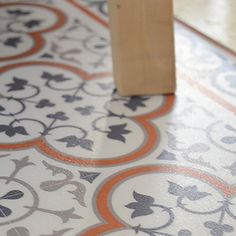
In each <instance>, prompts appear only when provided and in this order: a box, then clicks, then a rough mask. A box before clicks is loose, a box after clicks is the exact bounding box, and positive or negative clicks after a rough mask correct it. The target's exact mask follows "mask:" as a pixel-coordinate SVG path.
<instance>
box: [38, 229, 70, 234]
mask: <svg viewBox="0 0 236 236" xmlns="http://www.w3.org/2000/svg"><path fill="white" fill-rule="evenodd" d="M70 230H72V228H67V229H62V230H58V231H56V230H53V231H52V233H51V234H41V235H40V236H62V235H64V234H65V233H67V232H69V231H70Z"/></svg>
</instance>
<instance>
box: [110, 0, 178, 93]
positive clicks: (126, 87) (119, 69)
mask: <svg viewBox="0 0 236 236" xmlns="http://www.w3.org/2000/svg"><path fill="white" fill-rule="evenodd" d="M108 2H109V19H110V28H111V38H112V53H113V67H114V78H115V83H116V86H117V89H118V92H119V93H120V94H121V95H124V96H126V95H127V96H129V95H148V94H166V93H173V92H175V89H176V82H175V56H174V35H173V3H172V0H164V1H163V0H125V1H124V0H109V1H108Z"/></svg>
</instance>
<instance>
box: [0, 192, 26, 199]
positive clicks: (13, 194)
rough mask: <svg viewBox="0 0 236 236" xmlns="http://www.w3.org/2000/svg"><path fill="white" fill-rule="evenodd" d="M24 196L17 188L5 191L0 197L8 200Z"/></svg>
mask: <svg viewBox="0 0 236 236" xmlns="http://www.w3.org/2000/svg"><path fill="white" fill-rule="evenodd" d="M23 196H24V193H23V192H21V191H19V190H12V191H10V192H8V193H6V194H5V195H4V196H2V197H0V199H8V200H12V199H13V200H15V199H20V198H22V197H23Z"/></svg>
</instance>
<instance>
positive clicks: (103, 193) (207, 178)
mask: <svg viewBox="0 0 236 236" xmlns="http://www.w3.org/2000/svg"><path fill="white" fill-rule="evenodd" d="M147 173H174V174H180V175H185V176H188V177H192V178H196V179H200V180H202V181H204V182H207V184H209V185H211V186H213V187H214V188H216V189H218V190H219V191H220V192H221V193H222V194H223V195H225V196H226V197H230V196H232V195H235V194H236V186H229V185H227V184H226V183H225V182H223V181H222V180H220V179H218V178H217V177H214V176H213V175H209V174H207V173H205V172H202V171H199V170H196V169H191V168H188V167H181V166H174V165H159V166H157V165H156V166H141V167H136V168H132V169H129V170H125V171H121V172H120V173H118V174H117V175H115V176H113V177H111V179H109V180H106V181H105V183H104V184H103V185H102V186H101V188H100V190H99V192H98V193H97V195H96V196H95V197H96V207H97V210H98V212H99V214H100V216H101V217H102V218H103V220H104V223H103V224H100V225H97V226H94V227H92V228H89V229H88V230H87V231H84V233H82V234H81V236H98V235H102V234H101V233H106V232H109V231H111V230H118V229H122V228H125V227H126V226H125V225H124V224H122V223H121V222H120V221H119V220H118V219H117V218H116V216H115V215H114V214H113V213H112V212H111V210H110V203H109V197H110V195H111V194H112V192H113V190H114V188H116V187H117V185H118V184H120V183H121V182H122V181H124V180H125V179H128V178H130V177H135V176H137V175H140V174H147Z"/></svg>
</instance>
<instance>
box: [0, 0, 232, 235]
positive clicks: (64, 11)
mask: <svg viewBox="0 0 236 236" xmlns="http://www.w3.org/2000/svg"><path fill="white" fill-rule="evenodd" d="M175 29H176V56H177V72H178V73H177V77H178V91H177V93H176V95H169V96H152V97H148V96H142V97H137V96H136V97H121V96H119V95H118V94H117V93H116V91H115V88H114V84H113V79H112V63H111V49H110V40H109V27H108V19H107V5H106V1H104V0H60V1H58V0H34V1H33V0H27V1H25V0H23V1H22V0H21V1H16V0H15V1H14V0H7V1H6V0H5V1H4V0H0V186H1V188H0V233H1V235H6V236H96V235H104V236H108V235H109V236H121V235H122V236H132V235H140V236H145V235H146V236H157V235H164V236H198V235H213V236H233V235H235V232H236V207H235V204H236V183H235V176H236V122H235V121H236V119H235V114H236V83H235V81H236V60H235V57H233V56H232V55H229V54H227V53H226V52H224V51H222V50H221V49H219V48H217V47H216V46H213V45H211V44H210V43H209V42H207V41H205V40H204V39H202V38H200V37H199V36H197V35H195V34H194V33H192V32H189V31H188V30H187V29H186V28H184V26H182V25H179V24H176V27H175ZM157 43H158V42H157ZM39 222H40V223H39ZM42 226H43V227H42Z"/></svg>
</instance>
